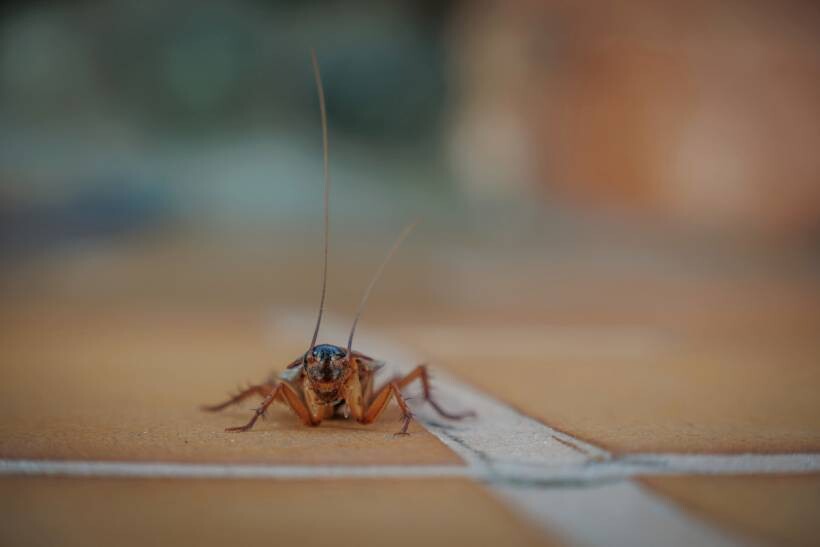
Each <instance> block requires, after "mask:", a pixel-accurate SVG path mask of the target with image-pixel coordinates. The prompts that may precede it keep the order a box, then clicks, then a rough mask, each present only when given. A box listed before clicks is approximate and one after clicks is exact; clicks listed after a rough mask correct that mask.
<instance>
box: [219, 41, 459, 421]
mask: <svg viewBox="0 0 820 547" xmlns="http://www.w3.org/2000/svg"><path fill="white" fill-rule="evenodd" d="M311 56H312V61H313V70H314V75H315V78H316V89H317V92H318V95H319V106H320V109H321V115H322V144H323V152H324V155H323V159H324V173H325V193H324V205H325V209H324V210H325V218H324V220H325V223H324V228H325V231H324V236H325V237H324V242H325V245H324V268H323V273H322V295H321V300H320V302H319V317H318V318H317V320H316V328H315V329H314V331H313V338H312V340H311V342H310V347H309V348H308V351H306V352H305V354H304V355H302V356H301V357H299V358H297V359H296V360H294V361H293V362H292V363H290V364H289V365H288V366H287V367H286V369H285V371H283V372H282V373H281V374H279V375H278V376H277V377H275V378H272V379H270V380H268V381H267V382H265V383H262V384H258V385H254V386H250V387H249V388H247V389H245V390H243V391H242V392H240V393H238V394H237V395H235V396H234V397H231V398H230V399H228V400H227V401H225V402H224V403H221V404H218V405H213V406H206V407H203V409H204V410H209V411H218V410H222V409H224V408H227V407H228V406H231V405H233V404H236V403H239V402H240V401H242V400H244V399H246V398H248V397H251V396H253V395H258V396H261V397H263V401H262V404H261V405H260V406H259V407H258V408H257V409H256V410H255V411H254V414H253V416H252V417H251V419H250V421H249V422H248V423H246V424H245V425H243V426H239V427H230V428H228V429H227V431H247V430H249V429H250V428H252V427H253V425H254V424H255V423H256V421H257V420H258V419H259V417H260V416H264V414H265V412H266V411H267V409H268V407H269V406H270V405H271V404H272V403H273V402H274V401H277V400H278V401H280V402H283V403H285V404H287V405H288V406H289V407H290V408H291V410H293V412H294V413H295V414H296V415H297V416H298V417H299V419H300V420H301V421H302V422H303V423H304V424H305V425H310V426H316V425H319V424H320V423H321V422H322V421H323V420H325V419H329V418H332V417H334V416H335V415H337V413H339V412H340V411H341V413H342V414H343V415H344V416H345V417H347V416H350V417H352V418H353V419H355V420H356V421H358V422H360V423H363V424H369V423H372V422H373V421H374V420H375V419H376V418H378V417H379V415H380V414H381V413H382V411H384V409H385V408H386V407H387V404H388V403H389V402H390V399H391V398H392V399H394V400H395V401H396V403H397V404H398V406H399V408H400V409H401V411H402V416H403V423H402V427H401V429H400V430H399V431H398V433H397V434H399V435H406V434H407V428H408V426H409V425H410V422H411V420H412V419H413V414H412V412H410V408H409V407H408V406H407V402H406V401H405V399H404V396H403V395H402V391H401V390H402V389H403V388H405V387H406V386H407V385H409V384H411V383H412V382H415V381H419V382H420V383H421V387H422V395H423V397H424V399H425V400H426V401H427V402H428V403H430V405H431V406H432V407H433V408H434V409H435V410H436V411H437V412H438V413H439V414H441V415H442V416H444V417H446V418H450V419H454V420H457V419H461V418H464V417H466V416H471V415H473V413H472V412H466V413H463V414H451V413H449V412H447V411H445V410H444V409H442V408H441V406H439V404H438V403H437V402H436V401H435V400H434V399H433V397H432V395H431V392H430V379H429V376H428V373H427V367H426V366H425V365H419V366H417V367H416V368H415V369H413V371H412V372H410V373H409V374H407V375H406V376H404V377H399V378H394V379H392V380H390V381H389V382H387V383H385V384H384V385H383V386H381V387H380V388H379V389H375V388H374V377H375V374H376V372H377V371H378V370H379V369H380V368H381V367H382V366H383V365H384V363H383V362H381V361H377V360H375V359H373V358H371V357H368V356H366V355H364V354H362V353H359V352H357V351H353V350H352V345H353V335H354V334H355V332H356V325H357V324H358V321H359V318H360V317H361V314H362V311H363V310H364V305H365V303H366V302H367V299H368V297H369V296H370V292H371V291H372V289H373V286H374V285H375V284H376V281H377V280H378V279H379V277H380V276H381V273H382V271H383V270H384V267H385V266H386V265H387V263H388V261H389V260H390V258H391V257H392V256H393V254H394V253H395V252H396V250H397V249H398V247H399V245H400V244H401V242H402V241H403V240H404V238H405V237H407V235H408V234H409V233H410V231H411V230H412V229H413V227H414V226H415V223H413V224H411V225H409V226H407V227H406V228H405V229H404V231H403V232H402V233H401V235H400V236H399V237H398V238H397V240H396V242H395V243H394V244H393V246H392V247H391V248H390V250H389V251H388V253H387V256H386V257H385V258H384V260H383V261H382V263H381V265H380V266H379V268H378V269H377V270H376V274H375V275H374V276H373V278H372V279H371V280H370V284H369V285H368V286H367V288H366V289H365V292H364V296H363V297H362V300H361V303H360V304H359V308H358V310H357V311H356V316H355V319H354V320H353V326H352V327H351V329H350V336H349V337H348V340H347V347H346V348H343V347H340V346H336V345H333V344H318V345H317V344H316V339H317V336H318V334H319V326H320V325H321V323H322V313H323V311H324V303H325V294H326V289H327V255H328V239H329V216H330V215H329V209H330V208H329V195H330V177H329V176H328V146H327V115H326V113H325V99H324V90H323V88H322V80H321V75H320V73H319V65H318V63H317V61H316V55H315V53H313V52H311Z"/></svg>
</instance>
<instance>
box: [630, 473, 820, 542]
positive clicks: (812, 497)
mask: <svg viewBox="0 0 820 547" xmlns="http://www.w3.org/2000/svg"><path fill="white" fill-rule="evenodd" d="M643 482H644V484H646V485H647V486H648V487H649V488H651V489H652V490H653V491H655V492H656V493H659V494H662V495H664V496H667V497H669V498H670V499H672V500H674V501H675V502H677V503H679V504H680V505H681V506H682V507H684V508H685V509H687V510H689V511H691V512H693V513H694V514H696V515H698V516H701V517H705V518H707V519H709V520H711V521H713V522H716V523H718V524H720V525H723V526H725V527H727V528H729V529H731V530H734V531H736V532H740V533H742V534H746V535H748V536H751V537H753V538H755V539H757V540H759V541H763V542H765V543H766V544H770V545H806V546H809V545H818V544H820V518H818V515H820V513H818V510H819V509H818V508H820V475H783V476H731V477H727V476H722V477H716V476H698V477H692V476H688V477H653V478H647V479H643Z"/></svg>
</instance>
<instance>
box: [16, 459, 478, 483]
mask: <svg viewBox="0 0 820 547" xmlns="http://www.w3.org/2000/svg"><path fill="white" fill-rule="evenodd" d="M2 475H26V476H67V477H140V478H188V479H190V478H198V479H329V478H396V477H400V478H442V477H470V476H471V475H472V472H471V470H470V469H469V468H468V467H463V466H458V465H452V466H448V465H409V466H408V465H401V466H399V465H371V466H352V465H340V466H331V465H317V466H310V465H248V464H206V463H157V462H106V461H72V460H0V476H2Z"/></svg>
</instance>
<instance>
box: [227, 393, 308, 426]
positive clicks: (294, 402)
mask: <svg viewBox="0 0 820 547" xmlns="http://www.w3.org/2000/svg"><path fill="white" fill-rule="evenodd" d="M277 398H279V399H280V400H282V401H284V402H285V403H287V405H288V406H289V407H290V408H291V410H293V412H294V413H295V414H296V415H297V416H298V417H299V419H300V420H302V422H303V423H304V424H305V425H311V426H313V425H319V422H320V420H317V419H316V418H314V417H313V416H311V414H310V411H309V410H308V407H307V406H306V405H305V403H304V402H303V401H302V398H301V397H299V393H297V392H296V390H295V389H294V388H293V387H292V386H291V385H290V384H288V383H287V382H280V383H279V384H277V385H276V387H274V388H273V390H272V391H270V392H269V393H268V394H267V395H266V396H265V399H264V400H263V401H262V404H260V405H259V407H258V408H257V409H256V410H254V412H253V416H252V417H251V419H250V421H249V422H248V423H246V424H245V425H241V426H237V427H228V428H226V429H225V431H232V432H242V431H248V430H249V429H250V428H252V427H253V425H254V424H255V423H256V420H258V419H259V417H260V416H263V415H264V414H265V412H267V410H268V407H269V406H270V405H271V403H273V401H275V400H276V399H277Z"/></svg>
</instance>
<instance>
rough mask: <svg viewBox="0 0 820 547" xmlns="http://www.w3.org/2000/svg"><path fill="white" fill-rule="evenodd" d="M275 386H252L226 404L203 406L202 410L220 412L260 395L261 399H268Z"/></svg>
mask: <svg viewBox="0 0 820 547" xmlns="http://www.w3.org/2000/svg"><path fill="white" fill-rule="evenodd" d="M273 389H274V385H273V384H259V385H256V386H250V387H249V388H247V389H245V390H242V391H240V392H239V393H238V394H236V395H234V396H233V397H231V398H230V399H228V400H227V401H225V402H224V403H220V404H218V405H203V406H202V407H201V408H202V410H205V411H208V412H219V411H220V410H224V409H226V408H228V407H229V406H231V405H235V404H238V403H240V402H242V401H244V400H245V399H247V398H248V397H250V396H251V395H259V396H260V397H267V396H268V394H269V393H270V392H271V391H273Z"/></svg>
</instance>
